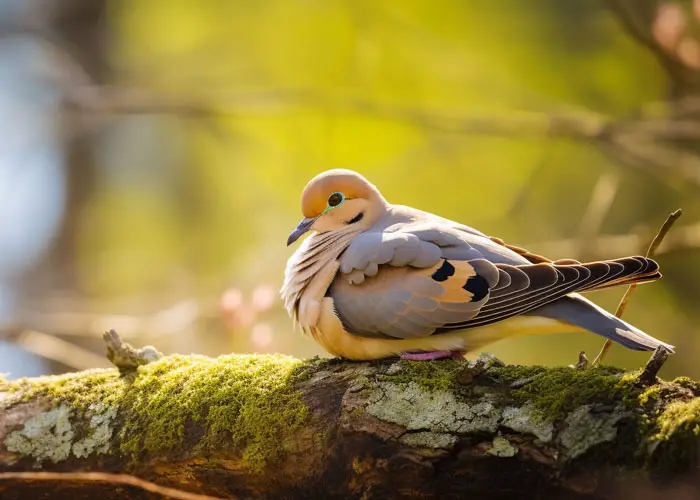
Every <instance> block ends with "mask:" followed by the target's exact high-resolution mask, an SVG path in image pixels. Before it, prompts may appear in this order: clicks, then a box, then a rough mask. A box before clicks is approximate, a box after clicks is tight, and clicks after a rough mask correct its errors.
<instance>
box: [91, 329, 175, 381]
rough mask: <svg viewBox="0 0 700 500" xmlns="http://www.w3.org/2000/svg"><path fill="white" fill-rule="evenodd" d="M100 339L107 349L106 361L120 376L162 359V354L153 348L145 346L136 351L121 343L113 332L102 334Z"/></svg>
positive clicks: (117, 335)
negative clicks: (117, 369) (109, 362)
mask: <svg viewBox="0 0 700 500" xmlns="http://www.w3.org/2000/svg"><path fill="white" fill-rule="evenodd" d="M102 338H103V339H104V341H105V345H106V347H107V359H109V360H110V361H111V362H112V364H113V365H114V366H116V367H117V368H119V372H120V373H122V374H126V373H131V372H134V371H136V369H137V368H138V367H139V366H142V365H146V364H148V363H151V362H153V361H156V360H158V359H160V358H162V357H163V353H161V352H159V351H158V350H156V348H155V347H153V346H150V345H147V346H145V347H142V348H140V349H136V348H135V347H133V346H131V345H130V344H126V343H124V342H122V339H121V338H119V334H118V333H117V332H116V331H115V330H109V331H107V332H104V334H103V335H102Z"/></svg>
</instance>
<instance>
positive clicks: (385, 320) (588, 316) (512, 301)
mask: <svg viewBox="0 0 700 500" xmlns="http://www.w3.org/2000/svg"><path fill="white" fill-rule="evenodd" d="M445 260H447V261H448V264H449V263H454V262H459V261H464V262H467V263H469V265H470V266H472V267H474V268H475V269H476V272H477V276H479V277H482V278H484V280H485V282H486V284H487V286H488V292H487V294H486V295H485V296H484V297H483V298H481V299H480V300H477V301H474V302H472V301H466V302H452V301H445V300H441V295H442V293H443V290H442V286H441V283H440V282H438V281H436V280H435V279H433V278H432V277H431V276H430V275H426V274H420V273H415V272H411V270H410V268H411V267H414V268H423V269H425V268H430V267H433V266H436V265H438V264H439V263H440V262H444V261H445ZM339 261H340V270H341V273H340V274H338V276H337V277H336V278H335V280H333V283H332V285H331V287H330V289H329V296H330V297H332V298H333V300H334V304H335V308H336V312H337V314H338V316H339V317H340V319H341V321H342V323H343V326H344V327H345V329H346V330H347V331H348V332H350V333H353V334H356V335H361V336H367V337H379V338H415V337H423V336H428V335H439V334H441V333H445V332H450V331H455V330H458V329H469V328H474V327H478V326H484V325H488V324H491V323H494V322H497V321H501V320H504V319H507V318H510V317H513V316H515V315H518V314H528V315H533V316H542V317H546V318H551V319H556V320H560V321H564V322H568V323H571V324H574V325H577V326H580V327H582V328H585V329H588V330H590V331H592V332H594V333H597V334H599V335H602V336H604V337H607V338H610V339H612V340H614V341H615V342H618V343H620V344H622V345H624V346H626V347H628V348H630V349H635V350H650V349H654V348H655V347H656V346H658V345H660V344H663V345H665V346H666V347H667V348H669V349H672V346H670V345H668V344H665V343H663V342H660V341H658V340H656V339H654V338H653V337H650V336H648V335H646V334H644V333H643V332H641V331H640V330H638V329H636V328H635V327H633V326H631V325H629V324H628V323H627V322H625V321H622V320H620V319H617V318H615V317H614V316H612V315H611V314H609V313H607V312H606V311H604V310H603V309H601V308H599V307H598V306H596V305H595V304H593V303H591V302H590V301H588V300H586V299H584V298H583V297H581V296H578V295H572V294H574V292H582V291H590V290H594V289H597V288H600V287H603V286H605V285H606V284H610V283H613V282H616V281H620V280H627V281H630V282H631V281H636V282H643V281H645V280H651V279H656V278H658V276H659V275H658V266H657V265H656V263H655V262H654V261H652V260H650V259H646V258H644V257H627V258H623V259H617V260H611V261H606V262H594V263H588V264H578V265H577V264H566V265H558V264H556V263H549V262H545V263H532V262H531V261H530V260H528V258H526V257H525V256H524V255H523V254H521V253H518V252H516V251H514V250H512V249H510V248H508V247H507V246H504V245H502V244H499V243H497V242H494V241H493V240H491V239H490V238H488V237H487V236H486V235H484V234H483V233H480V232H479V231H476V230H474V229H472V228H469V227H467V226H463V225H460V224H455V223H454V222H452V221H449V220H447V219H443V218H441V217H437V216H434V215H432V214H429V213H426V212H421V211H419V210H415V209H412V208H409V207H402V206H393V207H392V210H391V211H389V212H388V213H387V214H386V215H385V216H384V217H383V218H382V219H381V220H379V221H378V222H377V224H375V225H374V227H372V228H371V229H370V230H368V231H365V232H363V233H361V234H359V235H357V236H355V237H354V238H353V240H352V241H351V242H350V244H349V245H348V247H347V248H346V249H345V251H344V252H343V253H342V254H341V256H340V258H339ZM345 275H347V276H345ZM348 276H352V278H351V279H349V278H348Z"/></svg>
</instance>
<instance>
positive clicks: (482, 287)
mask: <svg viewBox="0 0 700 500" xmlns="http://www.w3.org/2000/svg"><path fill="white" fill-rule="evenodd" d="M462 288H464V289H465V290H466V291H467V292H469V293H471V294H472V300H471V301H472V302H479V301H480V300H481V299H483V298H484V297H486V295H487V294H488V293H489V284H488V282H487V281H486V279H485V278H484V277H483V276H479V275H478V274H477V275H476V276H472V277H470V278H469V279H468V280H467V282H466V283H465V284H464V286H463V287H462Z"/></svg>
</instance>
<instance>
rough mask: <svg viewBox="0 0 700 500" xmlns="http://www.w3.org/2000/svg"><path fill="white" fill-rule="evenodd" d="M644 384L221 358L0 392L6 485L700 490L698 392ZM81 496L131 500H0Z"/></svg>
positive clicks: (65, 493) (460, 365)
mask: <svg viewBox="0 0 700 500" xmlns="http://www.w3.org/2000/svg"><path fill="white" fill-rule="evenodd" d="M640 373H641V372H635V373H627V374H625V373H622V372H621V371H619V370H616V369H613V368H609V367H595V368H591V369H588V370H577V369H575V368H564V367H562V368H542V367H523V366H504V365H503V364H502V363H500V362H499V361H498V360H496V359H494V358H492V357H489V356H481V357H479V358H478V359H476V360H473V361H452V360H447V361H439V362H432V363H421V362H410V361H405V360H402V361H399V360H396V359H394V360H382V361H376V362H371V363H355V362H346V361H340V360H336V359H334V360H320V359H312V360H309V361H298V360H294V359H292V358H287V357H283V356H256V355H230V356H222V357H219V358H215V359H211V358H207V357H204V356H170V357H165V358H161V359H159V360H157V361H153V362H151V363H148V364H146V365H143V366H140V367H139V368H138V370H137V371H136V372H135V373H132V374H131V375H128V376H120V375H119V373H118V371H117V370H115V369H112V370H93V371H87V372H79V373H74V374H66V375H61V376H52V377H41V378H34V379H24V380H18V381H0V410H1V411H0V472H19V471H29V470H34V469H35V468H38V469H39V470H40V471H42V472H54V471H73V472H83V471H98V472H106V473H112V472H126V473H128V474H133V475H136V476H139V477H141V478H143V479H145V480H148V481H151V482H155V483H157V484H159V485H162V486H166V487H173V488H177V489H179V490H186V491H190V492H196V493H199V494H206V495H212V496H217V497H223V498H226V497H228V498H231V497H233V496H235V497H241V498H251V497H252V498H260V497H266V498H280V497H284V498H287V499H295V498H315V497H318V498H350V499H352V498H358V499H359V498H365V499H373V498H381V499H385V498H414V497H416V496H420V497H421V498H467V497H472V498H480V499H483V500H489V499H496V498H504V497H505V496H507V495H512V493H513V492H514V491H517V492H518V498H523V499H530V498H532V499H534V498H555V497H556V498H576V499H579V500H582V499H597V500H599V499H617V498H620V499H622V498H635V495H636V494H639V493H640V492H642V491H643V492H644V494H645V497H644V498H647V499H657V498H658V499H662V498H668V495H669V494H673V493H672V489H673V488H674V487H682V488H685V490H684V491H686V492H690V493H692V494H693V495H698V494H700V476H699V475H698V469H697V468H696V460H697V452H698V449H699V447H698V445H699V444H700V438H699V437H698V436H697V435H696V433H694V432H693V429H694V428H696V426H697V425H700V411H699V410H698V408H700V405H699V404H698V403H699V402H700V399H698V395H700V383H698V382H693V381H690V380H688V379H686V378H683V379H678V380H676V381H674V382H658V383H656V384H655V385H652V386H650V387H648V386H646V385H645V384H646V383H649V381H648V380H641V379H640V378H638V377H639V374H640ZM653 382H654V381H653V380H651V383H653ZM78 488H79V489H80V491H81V494H82V495H83V496H85V495H88V496H90V497H92V498H101V499H104V500H110V499H118V498H134V497H133V491H131V492H130V491H126V490H123V489H115V488H114V487H113V486H111V485H109V484H108V483H104V482H91V483H89V484H86V483H84V482H80V483H76V482H66V481H60V480H59V481H46V482H35V481H29V482H28V481H24V480H21V479H19V478H14V479H13V478H5V480H3V481H0V496H2V498H3V499H5V498H7V499H15V498H29V497H40V496H41V495H42V494H46V493H47V492H51V498H52V499H59V500H60V499H64V498H65V499H71V498H74V496H75V494H76V491H77V489H78ZM130 494H131V495H132V496H129V495H130ZM22 495H24V496H22ZM676 498H679V497H676Z"/></svg>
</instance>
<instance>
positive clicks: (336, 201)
mask: <svg viewBox="0 0 700 500" xmlns="http://www.w3.org/2000/svg"><path fill="white" fill-rule="evenodd" d="M343 201H345V196H343V193H333V194H332V195H330V196H329V197H328V206H329V207H331V208H334V207H337V206H338V205H340V204H341V203H343Z"/></svg>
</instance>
